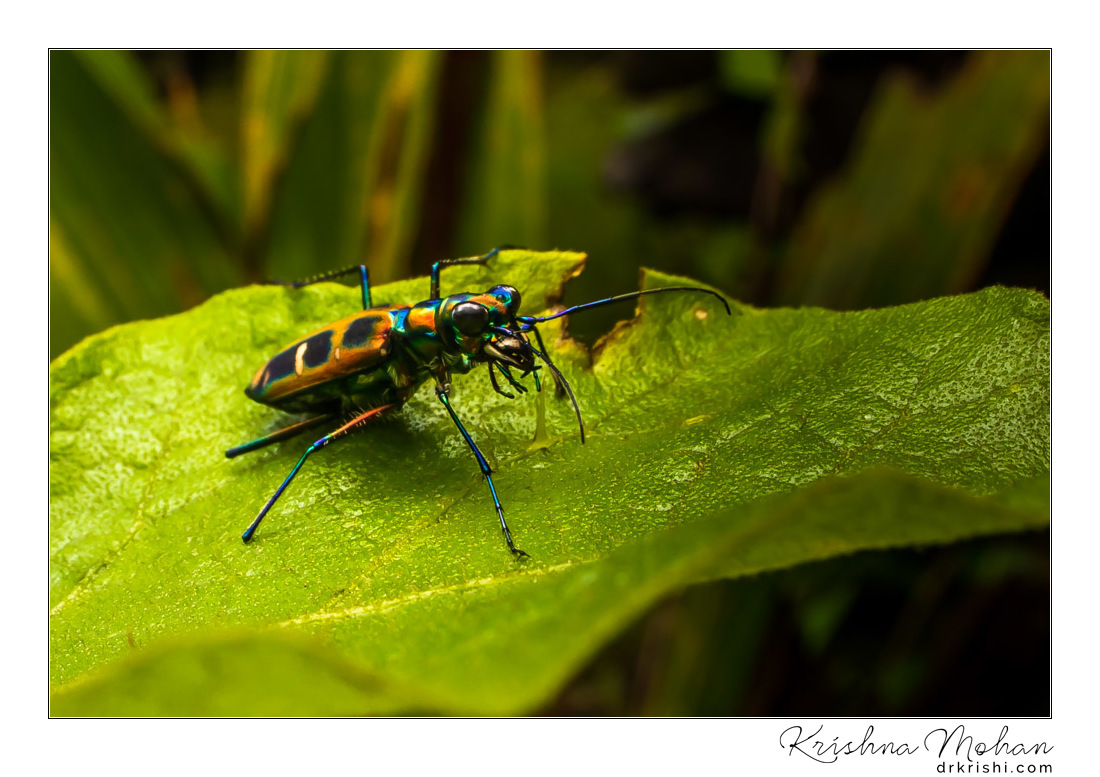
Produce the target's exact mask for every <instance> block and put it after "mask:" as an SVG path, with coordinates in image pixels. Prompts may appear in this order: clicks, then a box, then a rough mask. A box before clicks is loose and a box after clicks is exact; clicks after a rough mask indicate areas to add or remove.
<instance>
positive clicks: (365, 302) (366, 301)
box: [264, 264, 370, 310]
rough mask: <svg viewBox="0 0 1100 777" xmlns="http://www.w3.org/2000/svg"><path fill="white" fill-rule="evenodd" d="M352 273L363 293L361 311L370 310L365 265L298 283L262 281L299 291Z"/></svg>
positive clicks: (322, 274)
mask: <svg viewBox="0 0 1100 777" xmlns="http://www.w3.org/2000/svg"><path fill="white" fill-rule="evenodd" d="M352 273H358V274H359V288H360V290H361V291H362V293H363V310H367V309H368V308H370V278H369V277H368V275H367V266H366V265H365V264H358V265H355V266H353V267H345V268H344V269H342V270H333V271H332V272H326V273H321V274H320V275H311V276H310V277H308V278H304V279H302V280H300V281H277V280H269V281H264V283H265V284H267V285H269V286H289V287H290V288H292V289H300V288H302V287H303V286H311V285H313V284H314V283H320V282H321V281H331V280H332V279H333V278H340V277H342V276H344V275H351V274H352Z"/></svg>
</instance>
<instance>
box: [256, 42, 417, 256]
mask: <svg viewBox="0 0 1100 777" xmlns="http://www.w3.org/2000/svg"><path fill="white" fill-rule="evenodd" d="M330 57H331V62H330V65H329V70H328V74H327V76H326V78H325V82H324V85H323V87H322V89H321V93H320V95H319V96H318V98H317V104H316V107H315V109H314V110H313V111H312V113H311V115H310V116H309V118H308V119H307V120H306V121H305V123H304V125H303V127H302V131H301V136H300V139H299V142H298V144H297V145H296V147H295V149H294V153H293V154H292V155H291V157H290V158H289V160H288V162H287V167H286V174H285V178H284V179H283V180H282V182H281V186H280V187H279V188H278V191H277V192H276V194H275V198H274V203H273V205H272V218H271V223H270V230H271V234H270V238H269V240H268V249H267V252H266V255H265V260H264V266H265V269H266V274H267V275H269V276H270V277H274V278H305V277H308V276H310V275H315V274H318V273H320V272H323V271H325V270H331V269H334V268H339V267H347V266H351V265H355V264H360V263H364V262H365V263H367V264H368V266H369V267H370V268H371V269H372V270H373V269H376V263H375V260H374V258H373V257H371V256H370V255H369V253H368V252H367V251H366V250H365V242H366V235H367V219H366V214H365V213H364V212H363V208H362V202H363V201H364V200H365V199H366V198H367V196H368V188H367V187H368V182H369V179H370V160H369V149H370V138H371V136H372V134H373V133H375V132H377V131H378V128H379V127H380V126H382V125H384V124H385V122H386V118H385V115H384V109H385V102H384V95H385V89H386V85H387V83H388V82H389V80H390V79H391V78H392V77H393V72H394V69H395V66H396V62H397V59H398V57H399V55H398V54H397V53H396V52H385V51H348V52H333V53H332V54H331V55H330Z"/></svg>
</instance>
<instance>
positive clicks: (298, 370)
mask: <svg viewBox="0 0 1100 777" xmlns="http://www.w3.org/2000/svg"><path fill="white" fill-rule="evenodd" d="M307 345H309V343H302V344H301V345H299V346H298V350H297V351H295V352H294V374H295V375H301V374H302V370H304V369H305V368H306V365H305V363H303V361H302V359H303V358H304V357H305V355H306V346H307Z"/></svg>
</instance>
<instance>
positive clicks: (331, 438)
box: [241, 404, 397, 542]
mask: <svg viewBox="0 0 1100 777" xmlns="http://www.w3.org/2000/svg"><path fill="white" fill-rule="evenodd" d="M395 407H397V405H396V404H390V405H382V406H381V407H376V408H373V409H371V410H367V411H365V412H363V413H360V414H359V415H357V416H355V417H354V418H352V419H351V420H350V421H348V422H347V423H346V424H344V425H343V426H341V427H340V428H339V429H337V430H336V431H334V432H331V433H330V434H326V435H325V436H324V437H322V438H321V439H319V440H318V441H317V442H315V443H313V445H310V446H309V447H308V448H306V452H305V453H303V454H302V458H300V459H298V463H297V464H295V465H294V469H292V470H291V471H290V474H289V475H287V476H286V480H284V481H283V483H282V485H280V486H279V488H278V489H276V491H275V493H274V494H272V496H271V498H270V499H268V500H267V504H265V505H264V506H263V509H261V510H260V514H259V515H257V516H256V518H255V519H254V520H253V521H252V523H251V524H250V525H249V527H248V528H247V529H245V532H244V534H242V535H241V539H242V540H244V541H245V542H248V541H250V540H251V539H252V535H253V534H255V533H256V528H257V527H258V526H259V525H260V521H262V520H263V519H264V516H265V515H267V513H268V510H270V509H271V507H272V505H274V504H275V501H276V500H277V499H278V498H279V497H280V496H282V495H283V492H284V491H286V487H287V486H289V485H290V481H292V480H293V479H294V476H295V475H297V474H298V470H300V469H301V468H302V465H303V464H305V461H306V459H308V458H309V454H311V453H313V452H314V451H315V450H318V449H320V448H324V447H325V446H326V445H328V444H329V443H330V442H335V441H336V440H339V439H340V438H341V437H346V436H347V435H349V434H351V433H352V432H355V431H358V430H359V429H362V428H363V427H364V426H366V425H367V424H369V423H371V422H372V421H377V420H378V419H379V418H381V417H382V415H383V414H384V413H385V412H386V411H387V410H392V409H393V408H395ZM313 420H316V419H313ZM241 447H245V446H241Z"/></svg>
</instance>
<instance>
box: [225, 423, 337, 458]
mask: <svg viewBox="0 0 1100 777" xmlns="http://www.w3.org/2000/svg"><path fill="white" fill-rule="evenodd" d="M334 418H336V414H335V413H326V414H324V415H319V416H317V417H316V418H307V419H306V420H304V421H299V422H298V423H296V424H291V425H290V426H284V427H283V428H282V429H276V430H275V431H274V432H272V433H271V434H268V435H265V436H264V437H260V438H259V439H256V440H253V441H252V442H246V443H245V444H244V445H238V446H237V447H236V448H230V449H229V450H227V451H226V452H225V457H226V458H227V459H232V458H235V457H237V456H240V455H241V454H242V453H251V452H252V451H257V450H259V449H260V448H266V447H267V446H268V445H274V444H275V443H277V442H282V441H283V440H289V439H290V438H291V437H296V436H298V435H299V434H301V433H302V432H307V431H309V430H310V429H312V428H313V427H315V426H320V425H321V424H324V423H327V422H329V421H332V420H333V419H334Z"/></svg>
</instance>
